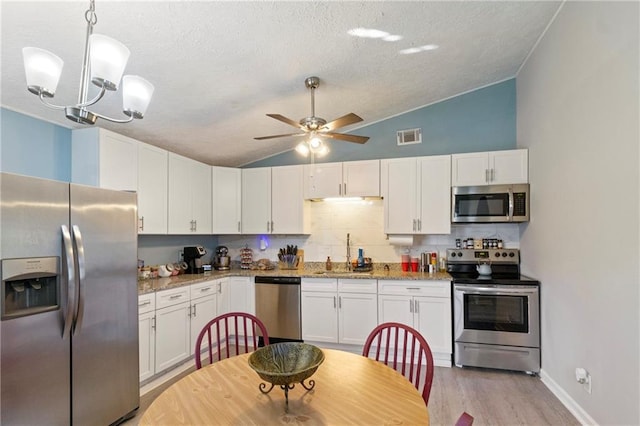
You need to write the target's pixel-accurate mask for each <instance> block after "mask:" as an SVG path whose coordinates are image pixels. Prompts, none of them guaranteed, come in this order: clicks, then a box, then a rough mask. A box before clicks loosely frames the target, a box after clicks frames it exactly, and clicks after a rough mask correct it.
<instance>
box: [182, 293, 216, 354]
mask: <svg viewBox="0 0 640 426" xmlns="http://www.w3.org/2000/svg"><path fill="white" fill-rule="evenodd" d="M216 315H218V285H217V282H216V281H206V282H202V283H197V284H192V285H191V316H190V318H191V322H190V325H189V327H190V330H191V339H190V347H191V350H192V351H194V354H195V345H196V340H197V339H198V334H200V330H202V328H203V327H204V326H205V325H206V324H207V323H208V322H209V321H211V320H212V319H214V318H215V317H216Z"/></svg>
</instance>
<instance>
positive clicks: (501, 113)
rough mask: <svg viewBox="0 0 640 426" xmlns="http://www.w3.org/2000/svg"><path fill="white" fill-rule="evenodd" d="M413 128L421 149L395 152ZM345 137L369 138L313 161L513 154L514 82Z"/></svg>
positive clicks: (293, 156) (286, 157) (297, 159)
mask: <svg viewBox="0 0 640 426" xmlns="http://www.w3.org/2000/svg"><path fill="white" fill-rule="evenodd" d="M356 113H357V111H356ZM415 128H421V129H422V143H421V144H415V145H405V146H402V147H399V146H398V145H397V142H396V132H397V131H398V130H407V129H415ZM350 133H353V134H356V135H363V136H369V138H370V139H369V140H368V141H367V143H366V144H364V145H358V144H354V143H349V142H341V141H336V140H332V139H329V146H330V149H331V151H330V153H329V154H328V155H327V156H326V157H323V158H320V159H318V158H317V159H316V160H315V161H316V162H323V163H324V162H336V161H352V160H370V159H377V158H396V157H418V156H423V155H440V154H454V153H461V152H476V151H493V150H502V149H513V148H516V80H515V79H510V80H506V81H503V82H501V83H497V84H494V85H492V86H488V87H484V88H481V89H478V90H475V91H473V92H469V93H466V94H463V95H460V96H456V97H454V98H451V99H447V100H444V101H442V102H438V103H435V104H431V105H428V106H425V107H423V108H420V109H417V110H414V111H411V112H407V113H405V114H401V115H399V116H397V117H392V118H389V119H386V120H383V121H380V122H377V123H374V124H371V125H368V126H364V127H361V128H359V129H357V130H354V131H352V132H350ZM292 144H293V142H292ZM308 162H309V159H308V158H304V157H302V156H301V155H299V154H298V153H296V152H295V151H289V152H285V153H282V154H279V155H275V156H273V157H269V158H266V159H264V160H260V161H256V162H254V163H251V164H247V165H245V166H244V167H268V166H282V165H288V164H304V163H308Z"/></svg>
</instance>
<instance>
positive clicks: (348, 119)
mask: <svg viewBox="0 0 640 426" xmlns="http://www.w3.org/2000/svg"><path fill="white" fill-rule="evenodd" d="M360 121H362V118H360V117H359V116H358V115H356V114H354V113H352V112H351V113H349V114H347V115H344V116H342V117H340V118H336V119H335V120H333V121H330V122H328V123H327V124H325V125H324V126H322V129H323V130H324V129H326V130H335V129H337V128H340V127H344V126H348V125H349V124H353V123H358V122H360Z"/></svg>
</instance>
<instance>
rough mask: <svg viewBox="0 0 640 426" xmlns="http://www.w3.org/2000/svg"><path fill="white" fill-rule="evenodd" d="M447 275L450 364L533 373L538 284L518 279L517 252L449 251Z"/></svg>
mask: <svg viewBox="0 0 640 426" xmlns="http://www.w3.org/2000/svg"><path fill="white" fill-rule="evenodd" d="M478 270H479V271H481V272H483V274H484V275H480V274H479V272H478ZM447 272H449V274H450V275H451V276H452V277H453V299H452V300H453V327H454V332H453V336H454V353H455V356H454V360H455V364H456V365H457V366H459V367H461V366H472V367H486V368H497V369H505V370H517V371H525V372H527V373H528V374H536V373H538V372H539V371H540V297H539V291H540V283H539V282H538V281H536V280H533V279H531V278H528V277H525V276H522V275H520V253H519V250H517V249H481V250H474V249H449V250H447ZM487 272H490V274H487Z"/></svg>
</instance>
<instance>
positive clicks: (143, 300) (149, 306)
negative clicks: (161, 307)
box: [138, 293, 156, 314]
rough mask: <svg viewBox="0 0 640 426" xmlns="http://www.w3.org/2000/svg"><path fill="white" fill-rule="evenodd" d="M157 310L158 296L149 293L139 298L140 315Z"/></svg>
mask: <svg viewBox="0 0 640 426" xmlns="http://www.w3.org/2000/svg"><path fill="white" fill-rule="evenodd" d="M155 309H156V294H155V293H148V294H143V295H142V296H138V314H146V313H147V312H153V311H154V310H155Z"/></svg>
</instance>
